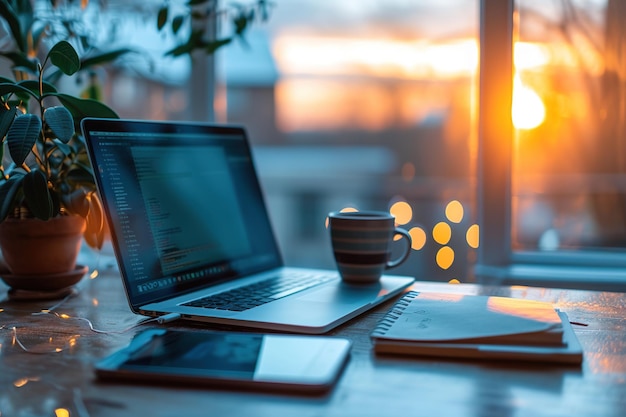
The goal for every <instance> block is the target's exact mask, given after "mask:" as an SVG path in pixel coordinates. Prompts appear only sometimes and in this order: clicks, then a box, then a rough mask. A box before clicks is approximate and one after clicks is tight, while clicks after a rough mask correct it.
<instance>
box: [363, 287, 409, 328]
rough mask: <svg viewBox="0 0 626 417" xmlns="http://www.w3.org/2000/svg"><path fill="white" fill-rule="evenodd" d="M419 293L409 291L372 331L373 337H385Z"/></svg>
mask: <svg viewBox="0 0 626 417" xmlns="http://www.w3.org/2000/svg"><path fill="white" fill-rule="evenodd" d="M418 295H419V292H417V291H409V292H407V293H406V294H404V296H403V297H402V298H401V299H399V300H398V301H397V302H396V303H395V304H394V305H393V307H391V308H390V309H389V311H388V312H387V314H385V316H384V317H383V318H382V319H381V320H380V321H379V322H378V324H377V325H376V327H375V328H374V330H373V331H372V333H371V335H372V336H384V335H385V333H386V332H387V331H388V330H389V329H390V328H391V326H393V324H394V323H395V322H396V321H397V320H398V319H399V318H400V316H401V315H402V313H403V312H404V310H406V308H407V307H408V306H409V304H411V301H413V300H414V299H415V298H416V297H417V296H418Z"/></svg>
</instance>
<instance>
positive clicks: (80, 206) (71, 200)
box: [62, 189, 89, 218]
mask: <svg viewBox="0 0 626 417" xmlns="http://www.w3.org/2000/svg"><path fill="white" fill-rule="evenodd" d="M62 199H63V205H64V206H65V207H66V208H67V209H68V210H69V211H70V212H72V213H74V214H78V215H79V216H81V217H83V218H86V217H87V215H88V214H89V201H88V199H87V193H86V192H85V190H82V189H78V190H76V191H74V192H72V193H70V194H63V195H62Z"/></svg>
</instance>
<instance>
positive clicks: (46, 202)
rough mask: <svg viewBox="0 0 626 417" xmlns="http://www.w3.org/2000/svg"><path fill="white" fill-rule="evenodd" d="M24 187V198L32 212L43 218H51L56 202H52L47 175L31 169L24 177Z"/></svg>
mask: <svg viewBox="0 0 626 417" xmlns="http://www.w3.org/2000/svg"><path fill="white" fill-rule="evenodd" d="M22 187H23V189H24V199H25V200H26V204H27V205H28V209H29V210H30V211H31V213H33V215H34V216H35V217H37V218H38V219H41V220H48V219H50V217H52V216H53V214H54V204H52V197H51V196H50V190H49V189H48V179H47V178H46V175H45V174H44V173H43V172H41V171H39V170H33V171H30V172H29V173H28V174H26V176H25V177H24V182H23V183H22Z"/></svg>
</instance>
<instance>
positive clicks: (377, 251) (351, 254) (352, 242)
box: [328, 211, 412, 283]
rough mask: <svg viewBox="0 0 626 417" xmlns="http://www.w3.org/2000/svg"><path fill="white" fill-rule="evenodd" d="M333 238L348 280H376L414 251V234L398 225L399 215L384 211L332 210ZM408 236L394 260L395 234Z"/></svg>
mask: <svg viewBox="0 0 626 417" xmlns="http://www.w3.org/2000/svg"><path fill="white" fill-rule="evenodd" d="M328 228H329V229H330V239H331V243H332V247H333V253H334V255H335V261H336V263H337V269H338V270H339V273H340V274H341V277H342V278H343V279H344V281H347V282H351V283H372V282H376V281H378V279H380V277H381V276H382V275H383V272H384V271H385V270H386V269H389V268H393V267H396V266H398V265H400V264H401V263H402V262H404V261H405V260H406V258H407V257H408V256H409V253H410V252H411V243H412V242H411V235H409V232H407V231H406V230H404V229H401V228H399V227H396V226H395V217H394V216H393V215H392V214H390V213H387V212H384V211H359V212H345V213H342V212H332V213H329V214H328ZM396 235H400V236H401V237H403V238H406V240H407V245H406V248H405V250H404V252H403V253H402V256H400V257H399V258H398V259H395V260H390V259H389V258H390V257H391V244H392V242H393V240H394V236H396Z"/></svg>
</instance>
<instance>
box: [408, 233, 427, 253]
mask: <svg viewBox="0 0 626 417" xmlns="http://www.w3.org/2000/svg"><path fill="white" fill-rule="evenodd" d="M409 235H411V240H412V243H411V248H412V249H413V250H421V249H422V248H423V247H424V245H426V232H425V231H424V229H422V228H421V227H412V228H411V229H410V230H409Z"/></svg>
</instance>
